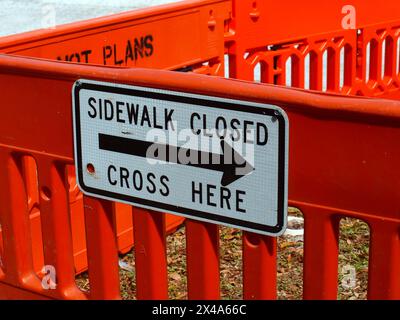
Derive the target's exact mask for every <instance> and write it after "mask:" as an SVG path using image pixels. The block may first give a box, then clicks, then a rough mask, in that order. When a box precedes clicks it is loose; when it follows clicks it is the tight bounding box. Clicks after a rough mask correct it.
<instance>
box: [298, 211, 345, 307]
mask: <svg viewBox="0 0 400 320" xmlns="http://www.w3.org/2000/svg"><path fill="white" fill-rule="evenodd" d="M302 212H303V214H304V222H305V228H304V275H303V280H304V293H303V298H304V299H306V300H336V299H337V290H338V254H339V218H338V217H334V216H331V215H330V214H329V212H327V211H326V210H323V209H319V208H315V207H313V208H310V207H309V208H302Z"/></svg>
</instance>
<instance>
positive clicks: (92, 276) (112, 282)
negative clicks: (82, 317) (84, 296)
mask: <svg viewBox="0 0 400 320" xmlns="http://www.w3.org/2000/svg"><path fill="white" fill-rule="evenodd" d="M83 201H84V207H85V224H86V241H87V255H88V266H89V281H90V297H91V298H92V299H96V300H98V299H108V300H110V299H119V298H120V284H119V269H118V249H117V242H116V241H117V240H116V234H115V226H114V221H113V219H114V214H113V203H112V202H110V201H105V200H99V199H94V198H92V197H84V199H83Z"/></svg>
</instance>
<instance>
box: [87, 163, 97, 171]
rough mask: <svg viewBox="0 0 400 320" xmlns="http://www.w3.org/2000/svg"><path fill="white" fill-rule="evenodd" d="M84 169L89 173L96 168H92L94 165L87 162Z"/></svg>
mask: <svg viewBox="0 0 400 320" xmlns="http://www.w3.org/2000/svg"><path fill="white" fill-rule="evenodd" d="M86 170H87V172H88V173H89V174H95V173H96V169H95V168H94V165H93V164H92V163H88V164H87V166H86Z"/></svg>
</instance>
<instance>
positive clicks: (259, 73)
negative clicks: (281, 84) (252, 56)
mask: <svg viewBox="0 0 400 320" xmlns="http://www.w3.org/2000/svg"><path fill="white" fill-rule="evenodd" d="M267 72H268V68H267V64H266V62H265V61H260V62H258V63H257V64H256V65H255V67H254V82H263V83H268V79H267Z"/></svg>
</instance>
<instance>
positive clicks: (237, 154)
mask: <svg viewBox="0 0 400 320" xmlns="http://www.w3.org/2000/svg"><path fill="white" fill-rule="evenodd" d="M73 117H74V139H75V161H76V168H77V177H78V179H77V180H78V184H79V186H80V188H81V190H82V191H83V192H84V193H85V194H87V195H91V196H95V197H99V198H103V199H108V200H112V201H119V202H124V203H129V204H133V205H136V206H138V207H143V208H147V209H153V210H157V211H162V212H168V213H173V214H177V215H181V216H184V217H187V218H192V219H196V220H201V221H206V222H211V223H217V224H221V225H226V226H231V227H235V228H240V229H243V230H247V231H252V232H256V233H261V234H266V235H274V236H278V235H280V234H282V233H283V232H284V230H285V228H286V215H287V171H288V169H287V167H288V120H287V117H286V114H285V113H284V111H283V110H282V109H280V108H279V107H277V106H273V105H268V104H259V103H253V102H247V101H239V100H231V99H223V98H217V97H212V96H204V95H196V94H190V93H184V92H175V91H167V90H158V89H152V88H145V87H134V86H128V85H121V84H112V83H106V82H95V81H89V80H78V81H77V82H76V83H75V85H74V88H73Z"/></svg>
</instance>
